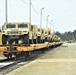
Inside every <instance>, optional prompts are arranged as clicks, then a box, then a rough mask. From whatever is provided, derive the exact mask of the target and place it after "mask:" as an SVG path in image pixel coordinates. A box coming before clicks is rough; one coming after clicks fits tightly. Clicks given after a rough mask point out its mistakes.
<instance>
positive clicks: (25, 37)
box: [23, 35, 29, 44]
mask: <svg viewBox="0 0 76 75" xmlns="http://www.w3.org/2000/svg"><path fill="white" fill-rule="evenodd" d="M23 42H24V44H29V35H24V38H23Z"/></svg>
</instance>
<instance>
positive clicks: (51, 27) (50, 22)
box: [50, 20, 53, 29]
mask: <svg viewBox="0 0 76 75" xmlns="http://www.w3.org/2000/svg"><path fill="white" fill-rule="evenodd" d="M52 22H53V20H51V21H50V29H51V28H52Z"/></svg>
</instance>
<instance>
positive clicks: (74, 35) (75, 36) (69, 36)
mask: <svg viewBox="0 0 76 75" xmlns="http://www.w3.org/2000/svg"><path fill="white" fill-rule="evenodd" d="M55 34H56V35H58V36H59V37H61V40H62V41H70V40H74V41H75V40H76V30H74V31H73V32H71V31H68V32H64V33H60V32H58V31H57V32H55Z"/></svg>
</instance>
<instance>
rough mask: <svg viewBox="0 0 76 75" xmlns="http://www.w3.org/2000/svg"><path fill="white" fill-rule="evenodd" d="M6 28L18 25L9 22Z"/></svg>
mask: <svg viewBox="0 0 76 75" xmlns="http://www.w3.org/2000/svg"><path fill="white" fill-rule="evenodd" d="M6 28H16V25H15V24H7V25H6Z"/></svg>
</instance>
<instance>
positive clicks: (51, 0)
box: [0, 0, 76, 32]
mask: <svg viewBox="0 0 76 75" xmlns="http://www.w3.org/2000/svg"><path fill="white" fill-rule="evenodd" d="M23 1H25V2H26V3H23V2H22V1H21V0H8V22H11V21H13V22H19V21H21V22H29V4H28V3H29V0H23ZM31 1H32V4H33V6H34V8H35V10H36V11H37V13H36V11H34V9H33V7H32V16H31V18H32V19H31V22H32V24H37V26H38V27H40V9H41V8H42V7H44V9H43V16H44V17H43V19H42V25H43V26H42V27H46V16H47V15H50V16H49V17H48V27H51V28H52V30H53V29H54V31H60V32H65V31H74V30H75V29H76V0H31ZM51 20H53V23H54V25H53V23H50V22H51ZM4 22H5V0H0V26H2V25H3V23H4ZM53 27H54V28H53Z"/></svg>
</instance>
